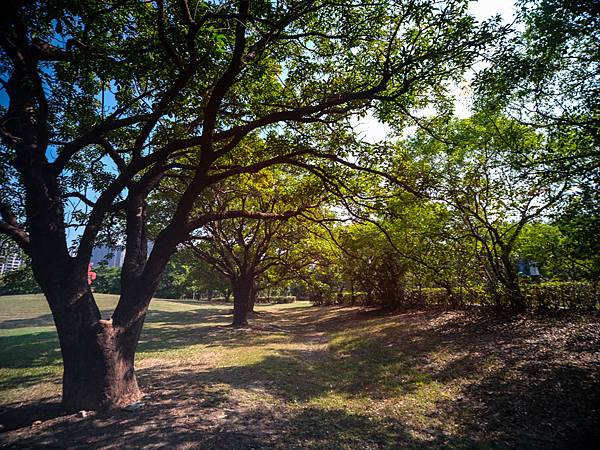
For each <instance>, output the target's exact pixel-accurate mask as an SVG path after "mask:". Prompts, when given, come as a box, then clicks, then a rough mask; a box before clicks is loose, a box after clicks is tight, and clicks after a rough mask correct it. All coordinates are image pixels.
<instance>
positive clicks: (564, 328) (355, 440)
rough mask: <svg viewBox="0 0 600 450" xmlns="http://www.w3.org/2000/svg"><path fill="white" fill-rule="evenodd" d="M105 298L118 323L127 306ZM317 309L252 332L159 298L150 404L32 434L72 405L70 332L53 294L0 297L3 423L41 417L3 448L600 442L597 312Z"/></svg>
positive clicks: (151, 346)
mask: <svg viewBox="0 0 600 450" xmlns="http://www.w3.org/2000/svg"><path fill="white" fill-rule="evenodd" d="M98 297H99V304H100V307H101V309H102V310H103V311H105V312H106V314H107V315H108V312H109V311H110V310H111V309H112V308H113V307H114V303H115V297H114V296H98ZM308 306H309V305H307V304H304V303H296V304H292V305H289V304H286V305H271V306H260V307H258V311H259V313H258V314H257V315H256V317H255V318H254V320H253V321H252V327H251V328H248V329H242V330H240V329H233V328H231V327H227V326H225V325H227V324H228V323H229V322H230V319H231V317H230V315H229V312H230V311H229V310H230V309H231V305H226V304H191V303H179V302H174V301H165V300H154V301H153V302H152V305H151V311H150V312H149V314H148V319H147V321H146V325H145V327H144V331H143V334H142V337H141V341H140V346H139V352H138V358H137V368H138V370H137V372H138V376H139V378H140V383H141V385H142V386H143V388H144V391H145V392H146V398H145V403H146V406H145V407H144V408H143V409H142V410H140V411H138V412H136V413H129V412H125V411H113V412H110V413H97V414H92V415H91V416H90V417H88V418H85V419H83V418H78V417H76V416H60V415H58V416H57V414H56V413H57V412H58V409H56V410H55V412H54V414H47V415H45V416H44V415H43V414H42V413H41V412H39V413H38V414H39V418H40V419H42V420H44V422H43V423H41V424H38V425H33V426H30V425H31V421H32V420H31V418H32V417H36V416H35V414H36V411H41V410H42V409H43V407H47V406H48V405H55V404H56V402H57V400H58V397H57V396H58V394H59V392H60V376H61V366H60V352H59V349H58V344H57V339H56V333H55V332H54V329H53V327H52V326H51V316H50V315H49V311H48V309H47V306H46V305H45V303H44V302H43V299H42V298H41V296H28V297H26V296H19V297H17V296H14V297H4V298H2V297H0V366H1V368H0V392H1V395H0V399H1V400H0V402H2V404H3V405H4V406H3V409H4V413H3V414H4V417H9V416H11V415H12V416H14V415H18V414H22V415H26V417H28V418H29V419H30V421H29V422H28V423H26V424H23V425H28V426H25V427H23V428H20V429H18V430H14V431H9V432H6V433H4V434H3V435H0V442H2V441H4V443H5V444H7V445H15V446H25V447H27V446H31V445H40V446H59V447H61V446H67V447H69V446H71V447H81V446H92V447H100V448H113V447H115V448H116V447H118V448H127V447H139V446H156V447H161V446H163V447H168V448H286V449H287V448H314V449H317V448H318V449H324V448H331V449H344V448H347V449H356V448H361V449H363V448H364V449H369V448H373V449H375V448H456V449H459V448H482V449H487V448H490V449H492V448H540V449H542V448H543V449H547V448H586V446H589V448H593V445H594V443H595V442H594V439H595V438H596V439H597V438H598V435H597V431H598V425H599V424H598V416H599V411H598V405H600V387H599V386H600V351H599V350H600V322H599V320H598V317H597V316H565V317H562V318H557V317H554V318H549V317H547V318H536V317H525V316H522V317H519V318H516V319H510V320H500V319H493V318H491V317H489V316H486V315H483V314H479V313H467V312H439V311H410V312H403V313H398V314H384V313H381V312H379V311H364V310H362V309H360V308H338V307H323V308H312V307H308ZM36 408H38V409H37V410H36ZM40 408H41V409H40ZM56 408H58V407H56ZM1 418H2V415H0V421H1ZM46 419H47V420H46Z"/></svg>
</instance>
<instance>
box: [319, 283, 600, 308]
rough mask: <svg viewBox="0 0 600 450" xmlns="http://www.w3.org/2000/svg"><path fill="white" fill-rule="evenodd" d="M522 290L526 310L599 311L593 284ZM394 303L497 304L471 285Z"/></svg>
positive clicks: (369, 301) (323, 301)
mask: <svg viewBox="0 0 600 450" xmlns="http://www.w3.org/2000/svg"><path fill="white" fill-rule="evenodd" d="M521 290H522V293H523V295H524V297H525V301H526V304H527V307H528V308H529V309H541V310H558V309H565V308H568V309H578V310H595V309H600V285H599V284H598V283H594V282H584V281H562V282H546V283H539V284H538V283H536V284H523V285H522V286H521ZM308 300H310V301H311V302H312V303H313V304H314V305H376V304H389V302H384V301H382V300H381V299H375V298H372V297H370V296H369V295H368V294H367V293H365V292H359V293H355V294H354V296H353V295H352V294H350V293H349V292H342V293H340V292H332V293H329V292H318V293H316V294H313V295H311V296H310V297H309V298H308ZM504 303H505V302H502V303H501V304H504ZM395 304H396V305H398V306H442V307H446V308H458V307H464V306H469V305H482V306H489V305H494V304H497V300H496V299H495V297H494V296H493V295H492V293H491V292H490V291H489V290H487V289H486V288H485V287H484V286H472V287H468V288H462V289H453V290H452V291H449V290H447V289H442V288H422V289H407V290H406V291H405V295H404V298H402V299H397V300H396V302H395ZM506 304H508V302H506Z"/></svg>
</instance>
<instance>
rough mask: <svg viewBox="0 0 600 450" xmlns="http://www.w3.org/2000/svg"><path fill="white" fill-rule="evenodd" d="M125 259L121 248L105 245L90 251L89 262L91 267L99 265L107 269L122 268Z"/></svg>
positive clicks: (123, 250)
mask: <svg viewBox="0 0 600 450" xmlns="http://www.w3.org/2000/svg"><path fill="white" fill-rule="evenodd" d="M124 259H125V249H124V248H122V247H115V248H111V247H107V246H106V245H103V246H100V247H95V248H94V250H92V258H91V259H90V262H91V263H92V266H93V267H96V266H99V265H101V264H103V265H106V266H108V267H123V261H124Z"/></svg>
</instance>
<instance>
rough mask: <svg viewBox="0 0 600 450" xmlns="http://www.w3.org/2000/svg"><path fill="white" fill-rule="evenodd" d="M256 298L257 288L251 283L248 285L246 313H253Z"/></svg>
mask: <svg viewBox="0 0 600 450" xmlns="http://www.w3.org/2000/svg"><path fill="white" fill-rule="evenodd" d="M257 298H258V287H257V286H256V283H251V285H250V295H249V296H248V312H249V313H253V312H254V305H255V304H256V299H257Z"/></svg>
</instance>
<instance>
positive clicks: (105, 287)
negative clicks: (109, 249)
mask: <svg viewBox="0 0 600 450" xmlns="http://www.w3.org/2000/svg"><path fill="white" fill-rule="evenodd" d="M93 270H94V272H96V279H95V280H94V282H93V283H92V290H93V291H94V292H100V293H102V294H118V293H119V292H121V270H120V269H119V268H117V267H109V266H107V265H106V264H100V265H98V266H95V267H93Z"/></svg>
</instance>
